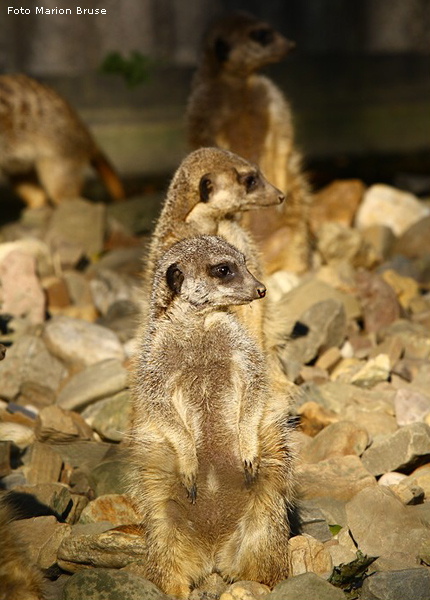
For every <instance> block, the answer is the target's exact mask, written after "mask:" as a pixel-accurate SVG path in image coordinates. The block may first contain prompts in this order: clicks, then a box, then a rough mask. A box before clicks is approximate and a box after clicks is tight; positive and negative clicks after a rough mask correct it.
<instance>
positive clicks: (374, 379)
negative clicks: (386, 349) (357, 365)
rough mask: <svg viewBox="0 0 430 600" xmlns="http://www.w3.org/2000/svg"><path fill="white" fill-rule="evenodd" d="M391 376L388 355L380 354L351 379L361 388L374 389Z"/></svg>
mask: <svg viewBox="0 0 430 600" xmlns="http://www.w3.org/2000/svg"><path fill="white" fill-rule="evenodd" d="M389 376H390V359H389V357H388V356H387V355H386V354H378V356H376V357H375V358H371V359H370V360H368V361H367V362H366V364H365V365H364V366H363V367H361V369H360V370H359V371H357V372H356V373H354V374H353V375H352V377H351V383H353V384H355V385H358V386H360V387H366V388H369V387H373V386H375V385H376V384H377V383H379V382H381V381H387V380H388V378H389Z"/></svg>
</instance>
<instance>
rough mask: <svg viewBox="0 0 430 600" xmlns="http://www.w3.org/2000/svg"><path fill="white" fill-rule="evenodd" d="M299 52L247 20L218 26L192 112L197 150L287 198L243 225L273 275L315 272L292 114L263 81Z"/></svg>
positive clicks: (191, 134)
mask: <svg viewBox="0 0 430 600" xmlns="http://www.w3.org/2000/svg"><path fill="white" fill-rule="evenodd" d="M293 47H294V43H293V42H290V41H289V40H287V39H286V38H285V37H283V36H282V35H281V34H280V33H278V32H277V31H275V30H274V29H272V28H271V27H270V26H269V25H268V24H267V23H265V22H262V21H259V20H258V19H256V18H255V17H253V16H251V15H248V14H247V13H232V14H230V15H228V16H226V17H223V18H221V19H219V20H217V21H216V22H215V23H214V24H213V26H212V27H211V28H210V29H209V30H208V32H207V35H206V37H205V41H204V47H203V52H202V57H201V61H200V64H199V66H198V69H197V72H196V74H195V76H194V80H193V84H192V90H191V94H190V98H189V102H188V109H187V129H188V138H189V143H190V145H191V147H192V148H199V147H203V146H218V147H220V148H225V149H227V150H231V151H232V152H235V153H237V154H239V155H240V156H243V157H244V158H246V159H247V160H250V161H251V162H253V163H255V164H257V165H258V166H259V167H260V168H261V171H262V173H263V174H264V176H265V177H266V178H267V180H268V181H270V183H272V184H273V185H275V186H276V187H278V188H279V189H280V190H281V191H282V192H283V193H284V194H287V195H288V200H289V201H288V203H287V204H285V205H284V206H283V207H272V208H270V209H269V210H266V211H264V214H262V213H252V214H251V213H250V214H249V215H247V216H246V218H245V221H244V222H246V223H247V224H248V225H249V226H250V228H251V231H252V233H253V234H254V235H255V237H256V239H257V241H259V242H260V243H261V246H262V250H263V256H264V257H265V259H266V265H267V269H268V271H269V272H273V271H275V270H277V269H288V270H292V271H296V272H302V271H305V270H306V269H307V268H308V267H309V264H310V245H309V230H308V205H309V199H310V189H309V185H308V182H307V180H306V178H305V176H304V174H303V173H302V169H301V158H300V155H299V153H298V152H297V150H296V148H295V145H294V129H293V124H292V116H291V109H290V107H289V105H288V102H287V101H286V99H285V97H284V95H283V93H282V92H281V90H280V89H279V88H278V87H277V86H276V85H275V84H274V83H273V82H272V81H271V80H270V79H268V78H267V77H265V76H263V75H260V74H258V73H257V71H258V70H260V69H261V68H262V67H264V66H266V65H268V64H270V63H275V62H278V61H280V60H281V59H282V58H283V57H284V56H285V55H286V54H287V53H288V52H289V51H290V50H291V49H292V48H293ZM274 232H276V233H275V235H274V236H273V235H272V234H274Z"/></svg>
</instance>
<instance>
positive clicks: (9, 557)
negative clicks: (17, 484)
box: [0, 497, 43, 600]
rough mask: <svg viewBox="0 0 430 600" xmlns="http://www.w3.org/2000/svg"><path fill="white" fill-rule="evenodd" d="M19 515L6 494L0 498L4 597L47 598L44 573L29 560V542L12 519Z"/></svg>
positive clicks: (1, 588) (0, 587) (0, 589)
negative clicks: (17, 532) (45, 595)
mask: <svg viewBox="0 0 430 600" xmlns="http://www.w3.org/2000/svg"><path fill="white" fill-rule="evenodd" d="M14 518H16V516H15V515H14V511H13V510H12V508H11V507H10V506H9V505H8V503H7V502H6V501H5V498H4V497H3V498H2V500H1V502H0V534H1V560H0V600H43V594H42V585H43V577H42V574H41V573H40V571H39V570H38V569H37V568H36V567H35V566H34V565H32V564H31V562H30V561H29V560H28V557H27V554H26V550H25V544H24V542H23V541H21V540H20V539H18V538H17V537H16V532H15V531H14V530H13V529H12V528H11V527H10V523H11V522H12V521H13V520H14Z"/></svg>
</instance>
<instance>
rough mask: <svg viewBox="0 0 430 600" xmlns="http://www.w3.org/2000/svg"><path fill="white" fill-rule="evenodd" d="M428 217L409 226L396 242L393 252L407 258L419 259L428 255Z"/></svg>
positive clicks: (429, 250)
mask: <svg viewBox="0 0 430 600" xmlns="http://www.w3.org/2000/svg"><path fill="white" fill-rule="evenodd" d="M429 229H430V216H427V217H424V218H423V219H420V220H419V221H417V222H416V223H414V224H413V225H411V226H410V227H409V228H408V229H407V230H406V231H405V232H404V233H403V234H402V235H401V236H400V237H399V239H398V240H397V242H396V244H395V245H394V248H393V252H394V253H395V254H400V255H402V256H407V257H408V258H420V257H422V256H425V255H426V254H428V253H430V236H429Z"/></svg>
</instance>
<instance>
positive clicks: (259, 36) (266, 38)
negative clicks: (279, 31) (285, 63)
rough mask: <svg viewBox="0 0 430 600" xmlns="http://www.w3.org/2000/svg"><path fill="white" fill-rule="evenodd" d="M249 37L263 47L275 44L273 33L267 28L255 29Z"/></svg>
mask: <svg viewBox="0 0 430 600" xmlns="http://www.w3.org/2000/svg"><path fill="white" fill-rule="evenodd" d="M249 37H250V38H251V39H252V40H254V42H258V43H259V44H261V45H262V46H268V45H269V44H271V43H272V42H273V31H272V30H271V29H267V28H261V29H254V30H253V31H251V33H250V34H249Z"/></svg>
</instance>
